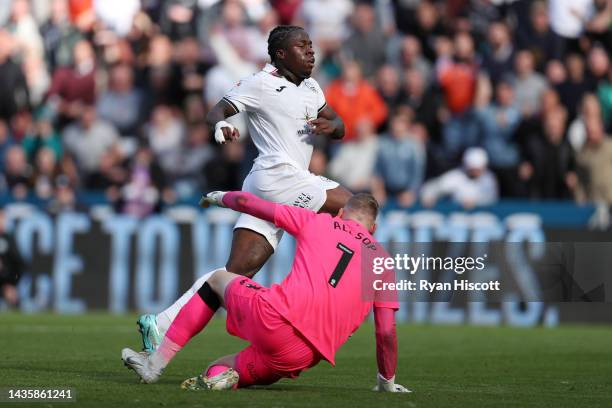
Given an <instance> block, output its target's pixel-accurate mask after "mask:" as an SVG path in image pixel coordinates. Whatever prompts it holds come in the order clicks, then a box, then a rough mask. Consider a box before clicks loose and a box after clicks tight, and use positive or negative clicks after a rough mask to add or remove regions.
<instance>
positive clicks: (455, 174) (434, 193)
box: [421, 147, 498, 209]
mask: <svg viewBox="0 0 612 408" xmlns="http://www.w3.org/2000/svg"><path fill="white" fill-rule="evenodd" d="M487 163H488V158H487V152H486V151H485V150H484V149H482V148H480V147H471V148H469V149H467V150H466V151H465V153H464V155H463V166H462V167H460V168H456V169H454V170H450V171H448V172H446V173H444V174H442V175H441V176H440V177H437V178H434V179H432V180H429V181H427V182H426V183H425V184H424V185H423V188H422V190H421V202H422V203H423V205H424V206H425V207H432V206H433V205H435V204H436V202H437V201H438V200H440V199H441V198H443V197H450V198H451V199H452V200H453V201H454V202H455V203H457V204H459V205H461V206H462V207H463V208H465V209H471V208H474V207H480V206H487V205H493V204H495V203H496V202H497V199H498V188H497V180H496V179H495V175H494V174H493V173H491V172H490V171H489V170H488V168H487Z"/></svg>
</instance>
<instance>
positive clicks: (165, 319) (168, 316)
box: [157, 269, 218, 336]
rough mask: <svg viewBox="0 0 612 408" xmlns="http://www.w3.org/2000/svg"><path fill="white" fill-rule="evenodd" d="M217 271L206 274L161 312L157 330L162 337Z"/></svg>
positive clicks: (158, 317) (158, 316)
mask: <svg viewBox="0 0 612 408" xmlns="http://www.w3.org/2000/svg"><path fill="white" fill-rule="evenodd" d="M216 271H218V269H215V270H214V271H212V272H208V273H206V274H204V275H203V276H202V277H201V278H200V279H198V280H197V281H195V283H194V284H193V285H192V286H191V287H190V288H189V290H187V292H185V293H183V295H182V296H181V297H180V298H178V300H177V301H176V302H174V303H173V304H171V305H170V306H169V307H168V308H167V309H166V310H164V311H163V312H160V313H159V314H158V315H157V330H159V332H160V334H161V335H162V336H165V335H166V332H167V331H168V328H169V327H170V325H171V324H172V322H173V321H174V319H176V316H177V315H178V314H179V312H180V311H181V309H182V308H183V306H185V304H186V303H187V302H189V299H191V298H192V297H193V295H194V294H195V293H196V292H197V291H198V290H200V288H201V287H202V285H204V282H206V281H207V280H208V278H210V277H211V275H212V274H213V273H215V272H216Z"/></svg>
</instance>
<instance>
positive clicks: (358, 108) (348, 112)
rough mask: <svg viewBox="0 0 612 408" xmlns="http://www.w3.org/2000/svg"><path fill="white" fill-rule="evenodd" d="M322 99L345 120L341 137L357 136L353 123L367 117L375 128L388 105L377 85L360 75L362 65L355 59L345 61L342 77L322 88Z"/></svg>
mask: <svg viewBox="0 0 612 408" xmlns="http://www.w3.org/2000/svg"><path fill="white" fill-rule="evenodd" d="M325 99H326V100H327V103H328V104H329V106H331V107H332V108H333V109H334V110H335V111H336V112H337V113H338V115H339V116H340V117H341V118H342V120H343V121H344V126H345V129H346V130H345V134H344V139H342V140H343V141H347V142H348V141H350V140H353V139H354V138H355V137H356V136H357V132H356V126H357V123H358V122H359V121H360V120H362V119H365V120H369V121H370V122H371V123H373V124H374V126H376V127H377V128H378V126H380V125H382V124H383V122H384V121H385V119H386V118H387V106H386V105H385V102H384V100H383V99H382V97H381V96H380V95H379V94H378V92H377V91H376V89H375V88H374V87H373V86H372V85H370V84H369V83H368V82H367V81H366V80H364V79H363V77H362V75H361V67H360V66H359V64H358V63H357V62H355V61H348V62H346V63H345V64H344V67H343V70H342V78H340V79H338V80H336V81H334V82H333V83H332V84H330V86H329V87H328V88H327V90H326V92H325Z"/></svg>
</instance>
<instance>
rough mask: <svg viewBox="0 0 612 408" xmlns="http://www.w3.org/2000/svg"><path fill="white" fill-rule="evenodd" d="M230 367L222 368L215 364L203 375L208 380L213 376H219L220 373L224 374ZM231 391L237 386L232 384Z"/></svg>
mask: <svg viewBox="0 0 612 408" xmlns="http://www.w3.org/2000/svg"><path fill="white" fill-rule="evenodd" d="M229 369H230V367H228V366H224V365H220V364H215V365H214V366H211V367H210V368H209V369H208V370H206V374H204V375H205V376H206V377H208V378H210V377H214V376H215V375H219V374H221V373H224V372H226V371H227V370H229ZM232 388H233V389H237V388H238V384H234V386H233V387H232Z"/></svg>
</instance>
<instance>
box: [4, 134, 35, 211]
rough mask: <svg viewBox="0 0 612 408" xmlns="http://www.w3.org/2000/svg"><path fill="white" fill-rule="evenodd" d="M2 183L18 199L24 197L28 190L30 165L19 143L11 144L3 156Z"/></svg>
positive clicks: (30, 173)
mask: <svg viewBox="0 0 612 408" xmlns="http://www.w3.org/2000/svg"><path fill="white" fill-rule="evenodd" d="M2 173H4V174H3V179H4V181H3V183H2V184H3V185H4V186H5V188H6V189H7V190H8V191H9V192H10V193H11V194H12V195H13V197H15V198H16V199H18V200H22V199H24V198H26V196H27V195H28V192H29V190H30V177H31V175H32V167H31V166H30V165H29V164H28V161H27V159H26V155H25V152H24V151H23V148H22V147H21V146H20V145H13V146H11V147H9V148H8V149H7V150H6V153H5V156H4V169H2Z"/></svg>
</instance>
